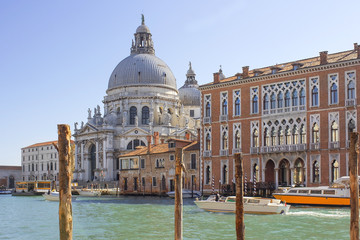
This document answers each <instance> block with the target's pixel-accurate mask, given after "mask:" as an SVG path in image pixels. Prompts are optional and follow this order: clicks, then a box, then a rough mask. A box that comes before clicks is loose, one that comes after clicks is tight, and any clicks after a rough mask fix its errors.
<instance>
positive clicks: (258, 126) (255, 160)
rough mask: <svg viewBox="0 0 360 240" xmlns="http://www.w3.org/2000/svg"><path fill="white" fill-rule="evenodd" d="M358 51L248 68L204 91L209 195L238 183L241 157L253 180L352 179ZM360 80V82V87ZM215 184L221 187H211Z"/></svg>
mask: <svg viewBox="0 0 360 240" xmlns="http://www.w3.org/2000/svg"><path fill="white" fill-rule="evenodd" d="M359 74H360V46H358V45H357V44H354V48H353V49H351V50H348V51H344V52H339V53H334V54H328V53H327V52H320V56H317V57H312V58H308V59H303V60H299V61H293V62H288V63H283V64H278V65H275V66H270V67H264V68H260V69H253V70H249V67H243V71H242V73H238V74H236V75H235V76H232V77H228V78H225V77H224V75H223V74H222V72H221V70H220V72H218V73H214V80H213V82H211V83H208V84H205V85H202V86H201V87H200V90H201V108H202V109H201V114H202V126H201V149H200V152H201V158H202V170H203V182H204V191H205V192H206V191H211V189H212V185H215V188H218V186H219V185H218V184H219V183H220V184H221V185H231V184H232V182H233V181H234V175H235V170H234V153H237V152H242V153H243V159H244V167H245V174H246V176H247V180H248V181H249V182H250V181H252V180H253V179H255V180H256V182H262V183H265V184H268V185H272V186H273V187H275V188H277V187H279V186H290V185H305V186H318V185H328V184H329V183H331V182H332V181H334V180H335V179H337V178H338V177H340V176H343V175H348V147H349V129H354V130H358V128H357V125H358V122H359V119H360V118H359V117H358V115H359V111H358V108H359V105H358V104H357V96H360V85H359V84H360V82H359ZM358 82H359V83H358ZM213 178H214V182H215V184H212V182H213V181H212V179H213Z"/></svg>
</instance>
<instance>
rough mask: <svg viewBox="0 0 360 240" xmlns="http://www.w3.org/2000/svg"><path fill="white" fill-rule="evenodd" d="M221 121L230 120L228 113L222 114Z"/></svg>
mask: <svg viewBox="0 0 360 240" xmlns="http://www.w3.org/2000/svg"><path fill="white" fill-rule="evenodd" d="M219 120H220V122H227V121H228V116H227V115H220V119H219Z"/></svg>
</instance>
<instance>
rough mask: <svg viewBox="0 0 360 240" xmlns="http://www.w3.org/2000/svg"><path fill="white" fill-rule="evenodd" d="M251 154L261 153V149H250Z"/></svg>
mask: <svg viewBox="0 0 360 240" xmlns="http://www.w3.org/2000/svg"><path fill="white" fill-rule="evenodd" d="M250 153H251V154H256V153H259V147H251V148H250Z"/></svg>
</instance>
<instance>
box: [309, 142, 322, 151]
mask: <svg viewBox="0 0 360 240" xmlns="http://www.w3.org/2000/svg"><path fill="white" fill-rule="evenodd" d="M319 149H320V143H310V150H319Z"/></svg>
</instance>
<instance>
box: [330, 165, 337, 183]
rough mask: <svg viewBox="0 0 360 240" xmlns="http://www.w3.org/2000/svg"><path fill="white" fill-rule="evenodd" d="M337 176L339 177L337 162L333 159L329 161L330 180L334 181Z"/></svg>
mask: <svg viewBox="0 0 360 240" xmlns="http://www.w3.org/2000/svg"><path fill="white" fill-rule="evenodd" d="M338 178H339V163H338V161H336V160H334V161H333V162H332V163H331V181H332V182H334V181H335V180H336V179H338Z"/></svg>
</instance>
